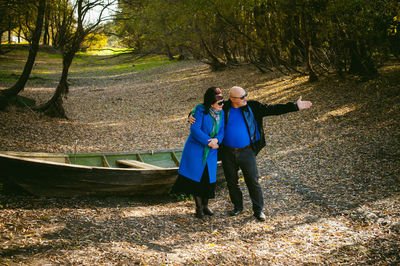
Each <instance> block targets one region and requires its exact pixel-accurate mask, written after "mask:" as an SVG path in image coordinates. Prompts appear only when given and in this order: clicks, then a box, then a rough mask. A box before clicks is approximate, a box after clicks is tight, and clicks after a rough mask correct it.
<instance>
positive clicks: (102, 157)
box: [101, 154, 110, 167]
mask: <svg viewBox="0 0 400 266" xmlns="http://www.w3.org/2000/svg"><path fill="white" fill-rule="evenodd" d="M101 159H102V161H103V166H104V167H110V164H109V163H108V161H107V158H106V156H104V154H103V155H102V156H101Z"/></svg>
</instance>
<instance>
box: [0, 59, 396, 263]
mask: <svg viewBox="0 0 400 266" xmlns="http://www.w3.org/2000/svg"><path fill="white" fill-rule="evenodd" d="M43 62H47V61H46V60H44V61H43ZM0 63H1V61H0ZM113 63H114V61H111V60H110V61H107V63H104V64H103V63H102V64H99V63H97V64H96V65H94V63H91V64H88V63H87V62H86V61H83V60H82V61H80V62H78V64H76V66H75V68H74V69H73V75H72V76H71V79H70V82H71V85H72V86H71V91H70V94H69V96H68V99H67V100H66V101H65V107H66V110H67V115H68V116H69V117H70V119H71V120H70V121H65V120H58V119H53V118H48V117H40V116H38V115H35V114H33V113H32V112H31V111H29V110H22V109H16V108H11V109H10V111H9V112H7V113H3V112H0V150H19V151H46V152H52V151H55V152H71V151H72V150H73V146H74V145H75V144H76V145H77V149H78V150H79V151H127V150H141V149H154V150H155V149H167V148H176V147H182V146H183V144H184V142H185V139H186V137H187V135H188V126H187V123H186V115H187V113H188V111H189V110H190V109H191V108H192V107H193V106H194V105H195V104H197V103H199V102H200V101H201V97H202V95H203V92H204V90H205V89H206V88H207V87H209V86H212V85H217V86H220V87H221V88H222V89H223V92H224V95H227V91H228V90H229V88H230V86H232V85H239V86H242V87H244V88H246V89H247V90H248V92H249V97H250V99H256V100H259V101H261V102H264V103H278V102H286V101H295V100H297V98H298V97H299V96H300V95H302V96H303V99H306V100H311V101H312V102H313V107H312V109H311V110H308V111H304V112H297V113H291V114H287V115H283V116H277V117H268V118H266V119H264V127H265V131H266V134H267V147H266V148H264V149H263V151H262V152H261V153H260V154H259V156H258V165H259V170H260V175H261V184H262V187H263V191H264V198H265V211H266V214H267V221H266V222H264V223H260V222H257V221H256V220H255V219H254V218H253V217H252V215H251V214H252V212H251V209H250V208H251V205H250V202H249V198H248V195H247V190H246V188H245V185H244V183H241V186H242V188H243V191H244V195H245V208H246V210H245V212H244V213H243V214H242V215H240V216H238V217H234V218H232V217H228V215H227V212H228V211H229V210H230V209H231V205H230V203H229V200H228V193H227V190H226V187H225V184H220V185H219V186H218V191H217V197H216V199H214V200H212V201H211V207H212V208H213V209H214V210H215V211H216V215H215V216H214V217H212V218H207V219H205V220H204V221H199V220H198V219H196V218H194V216H193V210H194V204H193V203H192V202H190V201H185V200H183V201H178V200H176V199H174V198H171V197H168V196H165V197H158V198H137V197H132V198H105V199H104V198H75V199H53V198H52V199H49V198H33V197H3V198H1V203H0V204H1V205H0V208H1V209H0V254H1V256H0V262H1V263H4V264H8V265H13V264H31V265H39V264H40V265H43V264H83V265H93V264H135V263H136V264H151V265H159V264H168V265H173V264H200V265H207V264H228V265H233V264H235V265H237V264H246V265H265V264H273V265H287V264H313V263H316V264H378V265H379V264H380V265H387V264H392V265H394V264H398V263H400V255H399V254H400V248H399V246H400V189H399V177H400V145H399V143H400V127H399V125H400V116H399V115H398V114H399V113H400V104H399V102H400V87H399V84H400V75H399V74H400V66H399V65H394V66H387V67H384V68H382V69H381V70H380V71H381V73H382V77H381V78H379V79H378V80H374V81H369V82H364V83H360V82H357V81H356V80H354V79H350V80H347V81H341V80H338V79H337V78H335V77H326V78H324V79H322V80H321V81H319V82H317V83H313V84H309V83H307V82H306V80H307V79H306V78H305V77H299V76H290V77H289V76H281V75H278V74H267V75H261V74H260V73H258V72H257V71H256V70H255V69H254V68H252V67H251V66H244V67H240V68H235V69H229V70H227V71H224V72H218V73H212V72H210V71H209V70H208V68H207V66H205V65H203V64H200V63H196V62H192V61H185V62H179V63H174V64H167V65H163V66H154V67H152V68H145V69H132V70H129V69H123V70H121V71H117V70H110V69H108V68H107V67H109V66H110V65H112V64H113ZM0 66H1V67H2V68H3V67H4V68H6V67H5V66H4V65H0ZM78 66H79V67H78ZM43 67H45V66H43ZM49 67H50V68H51V66H49ZM0 70H1V68H0ZM49 71H50V70H49ZM38 75H39V74H38ZM56 80H57V77H56V75H55V74H52V73H50V74H49V75H48V76H46V79H45V80H44V81H42V83H41V81H40V80H36V81H35V82H34V83H31V84H28V87H27V88H26V90H25V91H24V92H23V94H24V95H26V96H29V97H33V98H35V99H36V100H37V101H38V102H44V101H46V100H47V99H48V98H49V97H50V96H51V93H52V92H53V90H54V87H52V86H50V85H48V84H53V83H54V81H56ZM7 84H8V83H7V82H6V81H2V82H0V88H4V87H5V86H7Z"/></svg>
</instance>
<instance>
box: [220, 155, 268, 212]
mask: <svg viewBox="0 0 400 266" xmlns="http://www.w3.org/2000/svg"><path fill="white" fill-rule="evenodd" d="M223 149H224V150H223V151H222V167H223V169H224V174H225V179H226V183H227V185H228V189H229V196H230V198H231V201H232V203H233V205H234V206H235V208H236V209H243V194H242V191H241V190H240V187H239V175H238V171H239V168H240V169H242V172H243V176H244V181H245V182H246V185H247V189H248V190H249V194H250V199H251V202H252V204H253V211H254V213H259V212H261V211H262V209H263V207H264V199H263V194H262V190H261V186H260V184H259V182H258V178H259V177H258V169H257V164H256V156H255V154H254V152H253V150H252V149H251V148H250V147H249V148H247V149H244V150H240V151H233V150H231V149H229V148H227V147H223Z"/></svg>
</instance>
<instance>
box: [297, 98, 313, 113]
mask: <svg viewBox="0 0 400 266" xmlns="http://www.w3.org/2000/svg"><path fill="white" fill-rule="evenodd" d="M296 103H297V107H298V108H299V111H301V110H304V109H308V108H310V107H311V106H312V102H310V101H302V100H301V96H300V97H299V99H298V100H297V102H296Z"/></svg>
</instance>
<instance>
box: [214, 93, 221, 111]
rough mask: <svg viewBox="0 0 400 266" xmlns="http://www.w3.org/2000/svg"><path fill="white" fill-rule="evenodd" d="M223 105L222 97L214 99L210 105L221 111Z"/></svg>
mask: <svg viewBox="0 0 400 266" xmlns="http://www.w3.org/2000/svg"><path fill="white" fill-rule="evenodd" d="M218 95H219V96H222V94H218ZM223 106H224V99H222V100H219V101H216V102H215V103H213V104H212V105H211V107H212V108H214V109H215V110H217V111H221V110H222V107H223Z"/></svg>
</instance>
